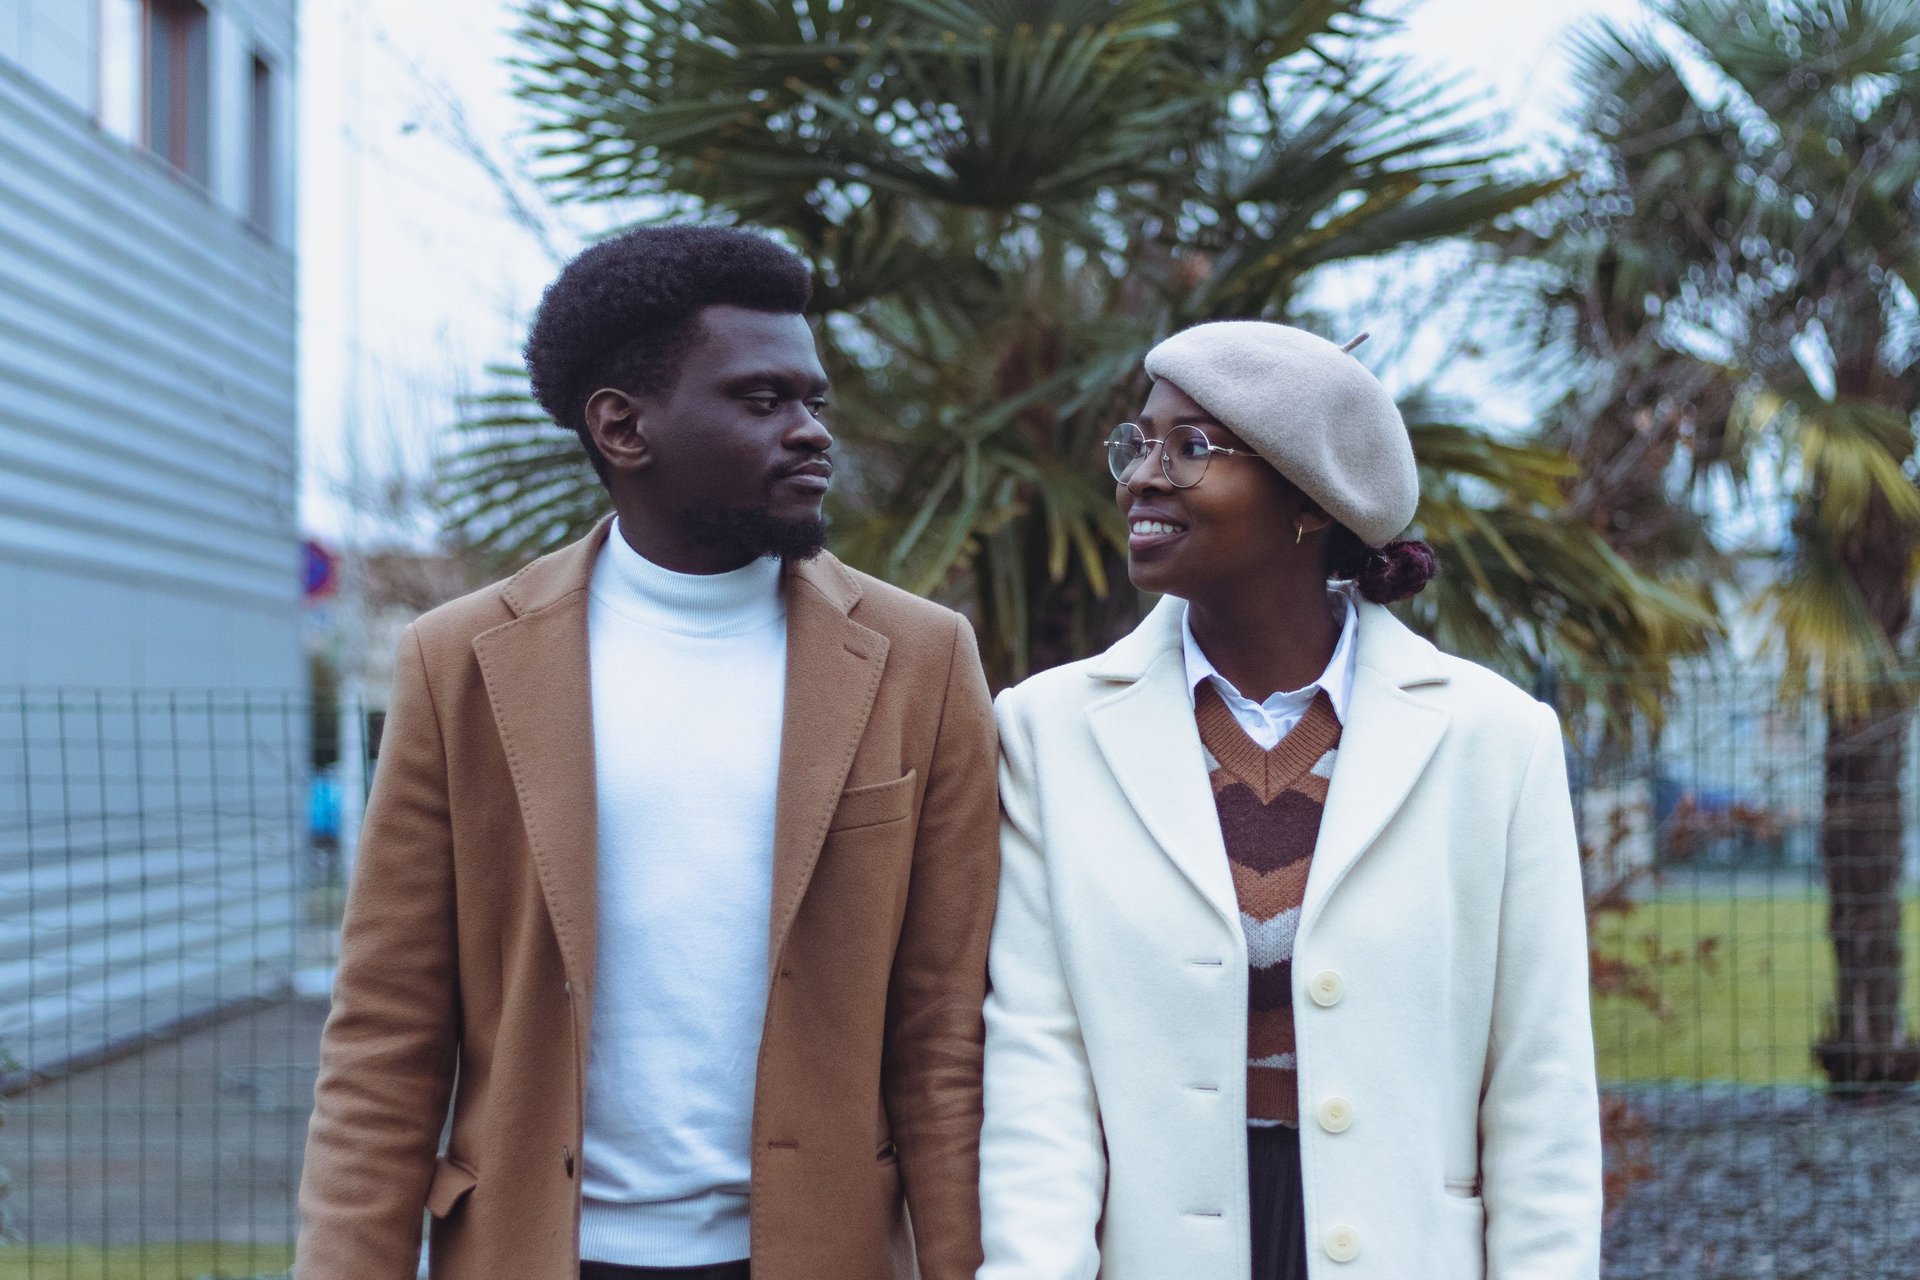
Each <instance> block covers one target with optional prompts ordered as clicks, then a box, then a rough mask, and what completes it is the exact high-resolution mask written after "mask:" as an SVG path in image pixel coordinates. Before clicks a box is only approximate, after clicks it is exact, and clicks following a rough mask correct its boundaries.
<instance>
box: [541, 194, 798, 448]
mask: <svg viewBox="0 0 1920 1280" xmlns="http://www.w3.org/2000/svg"><path fill="white" fill-rule="evenodd" d="M812 297H813V278H812V274H811V272H809V271H808V269H807V264H806V263H805V262H804V261H803V260H802V259H801V258H800V257H799V256H797V255H796V254H794V253H793V252H791V251H790V250H788V249H786V248H785V247H784V246H782V245H780V244H779V243H777V242H776V241H774V240H772V239H770V238H769V237H767V236H765V235H761V234H759V233H758V232H753V231H745V230H741V229H740V228H737V227H713V226H689V225H673V226H663V227H640V228H637V229H635V230H632V231H627V232H623V233H622V234H620V235H617V236H613V237H611V238H609V239H606V240H602V241H601V242H600V243H599V244H596V245H594V246H593V247H592V248H590V249H588V250H587V251H586V252H584V253H582V254H581V255H580V256H579V257H577V258H575V259H574V260H573V261H572V262H569V263H568V264H567V265H566V268H565V269H564V270H562V271H561V273H560V276H559V278H558V279H556V280H555V281H554V282H553V283H552V284H550V285H548V286H547V291H546V293H545V294H544V295H542V297H541V299H540V309H539V311H538V312H537V313H536V314H535V315H534V318H533V327H532V329H531V331H530V332H529V333H528V335H527V345H526V349H525V351H524V353H523V354H524V355H525V357H526V362H527V372H528V374H529V375H530V377H531V379H532V382H533V395H534V398H535V399H536V400H538V401H539V402H540V407H541V408H543V409H545V410H546V411H547V413H548V414H550V415H551V416H552V418H553V420H554V421H555V422H557V423H559V424H561V425H562V426H566V427H571V428H572V429H573V430H574V432H575V433H577V434H578V435H579V437H580V441H581V443H582V444H583V445H585V446H586V449H587V455H588V457H590V458H591V459H592V460H593V464H594V468H595V469H596V470H598V471H600V472H601V474H602V477H603V478H604V476H605V470H604V460H603V459H602V458H601V457H600V451H599V450H598V449H597V448H596V447H595V446H594V443H593V439H592V437H591V436H590V435H589V434H588V432H587V423H586V407H587V400H588V399H589V398H590V397H591V396H592V395H593V393H594V392H595V391H598V390H600V389H601V388H602V387H609V386H611V387H618V388H620V389H621V390H623V391H635V392H645V391H663V390H665V389H666V388H667V387H669V386H670V385H671V384H672V381H673V366H674V365H675V364H676V363H677V362H678V361H679V360H680V358H681V357H682V356H684V355H685V354H686V352H687V350H688V349H689V348H690V347H691V346H692V345H693V343H694V341H695V340H696V339H697V338H698V336H699V329H698V326H697V324H696V323H695V322H696V320H697V319H698V317H699V315H700V312H701V311H702V310H703V309H704V308H706V307H712V306H734V307H745V308H748V309H749V310H753V311H768V312H773V313H775V314H789V313H799V312H804V311H805V310H806V309H807V303H808V302H809V301H811V300H812Z"/></svg>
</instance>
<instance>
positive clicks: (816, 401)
mask: <svg viewBox="0 0 1920 1280" xmlns="http://www.w3.org/2000/svg"><path fill="white" fill-rule="evenodd" d="M807 412H808V413H810V414H812V415H813V416H814V417H816V418H823V417H825V416H826V413H827V402H826V401H825V400H824V399H822V398H820V397H818V396H815V397H814V398H813V399H811V400H809V401H807Z"/></svg>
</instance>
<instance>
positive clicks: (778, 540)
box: [686, 507, 827, 562]
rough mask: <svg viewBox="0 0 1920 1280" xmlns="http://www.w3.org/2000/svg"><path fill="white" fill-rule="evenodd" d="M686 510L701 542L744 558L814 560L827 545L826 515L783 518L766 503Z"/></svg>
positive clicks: (694, 531)
mask: <svg viewBox="0 0 1920 1280" xmlns="http://www.w3.org/2000/svg"><path fill="white" fill-rule="evenodd" d="M686 514H687V525H688V527H689V528H690V529H691V530H692V531H693V534H694V536H695V537H697V538H699V539H700V541H701V542H703V543H705V544H706V545H707V546H710V547H713V548H714V549H715V550H725V551H729V552H732V553H733V554H734V555H736V556H739V557H740V558H741V559H743V560H758V559H760V558H761V557H762V556H772V557H773V558H774V559H776V560H784V561H795V562H797V561H801V560H811V559H813V557H815V556H817V555H819V554H820V552H821V551H822V550H823V549H825V547H826V545H827V518H826V516H824V515H815V516H798V517H792V518H787V519H782V518H780V517H778V516H775V515H774V514H773V513H772V512H771V511H769V510H767V509H766V508H765V507H707V508H705V509H703V510H696V511H689V512H687V513H686Z"/></svg>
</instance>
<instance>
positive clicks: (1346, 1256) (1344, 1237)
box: [1327, 1227, 1360, 1262]
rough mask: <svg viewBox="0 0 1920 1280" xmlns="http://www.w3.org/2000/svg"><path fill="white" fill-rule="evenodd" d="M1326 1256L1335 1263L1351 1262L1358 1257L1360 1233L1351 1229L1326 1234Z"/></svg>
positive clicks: (1337, 1228)
mask: <svg viewBox="0 0 1920 1280" xmlns="http://www.w3.org/2000/svg"><path fill="white" fill-rule="evenodd" d="M1327 1256H1328V1257H1329V1258H1332V1259H1333V1260H1334V1261H1335V1262H1352V1261H1353V1260H1354V1259H1355V1258H1357V1257H1359V1256H1360V1233H1359V1232H1358V1231H1355V1230H1354V1229H1353V1228H1352V1227H1335V1228H1334V1229H1333V1230H1331V1231H1329V1232H1327Z"/></svg>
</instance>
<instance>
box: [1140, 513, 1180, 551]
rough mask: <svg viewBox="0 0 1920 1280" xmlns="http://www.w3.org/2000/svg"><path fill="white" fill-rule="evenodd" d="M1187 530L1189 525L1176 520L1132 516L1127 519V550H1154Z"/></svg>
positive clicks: (1177, 537)
mask: <svg viewBox="0 0 1920 1280" xmlns="http://www.w3.org/2000/svg"><path fill="white" fill-rule="evenodd" d="M1186 531H1187V526H1185V525H1184V524H1180V523H1178V522H1176V521H1172V520H1163V519H1161V518H1159V517H1157V516H1139V515H1136V516H1132V517H1130V518H1129V519H1128V520H1127V550H1128V551H1129V552H1131V553H1134V554H1138V553H1140V552H1142V551H1152V550H1154V549H1156V548H1159V547H1164V546H1166V545H1167V544H1168V543H1171V542H1174V541H1176V540H1177V539H1179V538H1180V537H1181V536H1182V535H1184V534H1185V533H1186Z"/></svg>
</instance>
